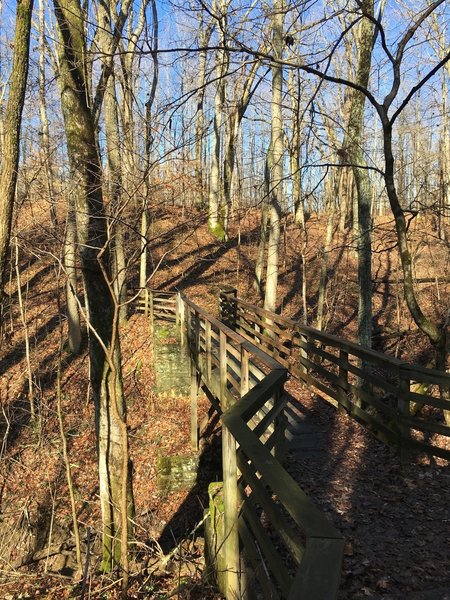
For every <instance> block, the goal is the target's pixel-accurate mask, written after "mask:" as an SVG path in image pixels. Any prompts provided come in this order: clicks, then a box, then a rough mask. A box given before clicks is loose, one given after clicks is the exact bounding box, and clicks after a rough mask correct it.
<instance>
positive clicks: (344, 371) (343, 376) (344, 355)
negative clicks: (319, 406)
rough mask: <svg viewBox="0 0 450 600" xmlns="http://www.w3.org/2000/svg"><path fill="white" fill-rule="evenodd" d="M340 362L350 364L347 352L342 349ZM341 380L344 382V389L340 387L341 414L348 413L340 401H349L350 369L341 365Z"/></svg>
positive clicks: (339, 405)
mask: <svg viewBox="0 0 450 600" xmlns="http://www.w3.org/2000/svg"><path fill="white" fill-rule="evenodd" d="M339 360H340V361H342V362H344V363H348V352H347V351H346V350H343V349H342V348H340V349H339ZM339 379H341V380H342V387H339V389H338V394H339V401H338V410H339V411H340V412H347V410H346V408H345V406H343V404H341V401H340V398H341V397H342V398H345V399H347V390H348V368H347V367H344V365H342V364H340V365H339Z"/></svg>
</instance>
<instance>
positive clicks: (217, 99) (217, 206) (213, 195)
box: [208, 0, 229, 241]
mask: <svg viewBox="0 0 450 600" xmlns="http://www.w3.org/2000/svg"><path fill="white" fill-rule="evenodd" d="M228 4H229V0H220V1H219V0H217V1H216V2H215V3H214V10H215V12H216V14H217V15H218V17H217V20H218V31H219V46H220V49H219V50H218V51H217V55H216V69H215V71H216V77H217V84H216V93H215V95H214V120H213V151H212V154H211V171H210V178H209V209H208V226H209V230H210V231H211V233H212V234H213V235H215V236H216V237H217V238H218V239H219V240H221V241H224V240H226V239H227V232H226V230H225V228H224V218H223V217H224V211H223V209H224V198H223V187H222V185H221V181H220V155H221V152H220V150H221V143H222V128H223V125H224V120H225V99H226V74H227V72H228V64H229V56H228V52H227V51H226V50H224V49H222V48H223V47H224V45H225V41H226V40H225V34H226V28H227V10H228ZM222 211H223V212H222Z"/></svg>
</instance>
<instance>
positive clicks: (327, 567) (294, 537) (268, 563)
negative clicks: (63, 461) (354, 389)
mask: <svg viewBox="0 0 450 600" xmlns="http://www.w3.org/2000/svg"><path fill="white" fill-rule="evenodd" d="M150 293H151V294H152V299H153V305H155V306H156V305H158V304H159V302H160V301H161V295H160V292H158V291H151V292H150ZM165 298H167V293H165ZM166 309H167V310H170V311H172V310H173V317H174V319H175V322H176V323H177V325H178V326H179V328H180V331H181V334H182V335H181V337H182V339H187V341H188V348H189V349H190V353H191V365H192V369H193V371H192V379H191V381H192V385H191V391H193V393H194V395H195V396H196V394H197V383H196V382H197V379H196V374H198V375H199V376H200V377H201V379H202V381H203V385H204V386H205V387H206V391H207V395H208V397H210V398H211V399H216V400H215V401H214V406H217V409H218V412H219V415H220V419H221V422H222V453H223V458H222V462H223V477H224V511H225V512H224V514H225V535H224V547H225V560H226V565H227V568H226V571H227V573H226V577H227V589H226V597H227V599H228V598H239V597H241V592H240V589H239V585H240V583H239V577H238V575H239V571H240V569H241V560H240V557H239V544H238V537H237V536H238V534H239V536H240V539H241V543H242V544H243V548H244V551H245V553H246V556H247V557H248V560H249V562H250V563H251V565H252V567H253V571H254V580H253V581H252V582H251V583H250V585H251V586H253V587H255V586H259V587H260V589H261V592H262V593H263V594H264V595H265V597H267V598H272V597H279V598H285V599H286V600H287V599H294V598H299V597H302V598H308V600H324V599H326V600H328V599H329V600H332V599H333V598H336V596H337V590H338V586H339V579H340V571H341V563H342V558H343V547H344V540H343V538H342V536H341V535H340V533H339V532H337V531H336V529H335V528H334V527H333V526H332V525H331V523H330V522H329V521H328V520H327V519H326V517H325V516H324V515H323V514H322V513H321V512H320V511H319V510H318V509H317V508H316V507H315V506H314V505H313V503H312V502H311V500H310V499H309V498H308V497H307V496H306V494H305V493H304V492H303V491H302V490H301V488H300V487H299V486H298V485H297V484H296V483H295V481H294V480H293V479H292V478H291V477H290V475H289V474H288V473H287V472H286V471H285V469H284V468H283V466H282V464H281V463H280V461H279V460H278V457H279V456H280V453H281V452H282V447H283V445H284V444H283V443H282V442H283V440H282V437H284V428H285V421H284V420H283V412H284V411H283V409H284V403H285V401H286V399H285V395H284V394H283V387H284V382H285V381H286V379H287V376H288V371H287V369H286V367H285V366H283V365H282V364H280V362H279V361H278V360H276V358H274V357H273V356H270V355H268V354H267V353H266V352H264V351H263V350H262V349H261V348H260V347H258V346H257V345H256V344H254V343H253V342H252V341H251V340H249V339H248V338H246V337H244V336H242V335H241V334H240V333H238V332H236V331H234V330H233V329H231V328H230V327H227V326H226V325H225V324H224V323H222V322H221V321H220V320H219V319H216V318H215V317H213V316H212V315H210V314H209V313H208V312H207V311H205V310H204V309H203V308H201V307H200V306H198V305H197V304H195V303H194V302H192V301H191V300H189V299H188V298H187V297H186V296H184V295H183V294H178V296H177V302H176V303H174V302H171V303H170V305H169V304H167V305H166ZM191 401H192V402H193V407H194V402H196V397H195V398H193V397H191ZM216 401H217V403H216ZM192 414H195V418H196V405H195V407H194V408H193V411H192ZM274 420H275V422H274ZM193 427H194V424H193ZM280 433H282V434H283V436H280ZM194 437H195V436H194ZM237 447H239V449H238V450H237ZM238 468H239V471H238ZM273 495H275V496H276V501H274V499H273ZM257 507H265V512H266V517H267V516H268V515H269V516H270V518H271V519H272V521H271V522H272V525H273V527H274V533H276V535H278V536H279V537H280V539H281V540H284V544H285V551H286V552H287V553H288V554H290V555H292V559H293V565H296V566H295V569H294V568H293V567H288V566H284V565H283V555H280V553H279V549H278V545H277V544H274V542H273V540H271V539H270V537H269V536H267V533H266V532H265V529H264V527H263V526H262V524H261V517H260V512H259V509H258V508H257ZM296 528H297V529H298V531H297V529H296ZM255 544H256V546H255ZM248 584H249V582H248V581H247V585H248Z"/></svg>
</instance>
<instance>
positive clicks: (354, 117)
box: [347, 0, 374, 348]
mask: <svg viewBox="0 0 450 600" xmlns="http://www.w3.org/2000/svg"><path fill="white" fill-rule="evenodd" d="M361 10H362V12H363V14H364V15H367V17H366V16H364V17H363V18H362V21H361V24H360V28H359V40H358V64H357V69H356V77H355V80H356V82H357V83H358V84H359V85H360V86H362V87H364V88H367V85H368V83H369V75H370V66H371V59H372V47H373V23H372V21H371V20H370V19H369V18H368V17H370V16H372V17H373V15H374V5H373V0H363V2H362V3H361ZM364 106H365V96H364V95H363V94H362V93H361V92H359V91H356V90H354V91H353V93H352V98H351V103H350V115H349V123H348V137H347V144H348V146H347V151H348V158H349V160H350V162H351V163H352V165H353V167H352V168H353V175H354V178H355V183H356V189H357V205H356V206H357V221H358V229H357V231H358V236H357V239H358V244H357V248H358V282H359V307H358V341H359V343H360V344H361V345H362V346H366V347H368V348H370V347H371V346H372V216H371V203H372V186H371V181H370V177H369V171H368V169H367V168H364V167H367V164H366V161H365V158H364V154H363V151H362V139H363V127H364ZM361 167H362V168H361ZM355 217H356V211H355V210H354V213H353V219H354V220H355Z"/></svg>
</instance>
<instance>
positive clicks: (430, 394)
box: [220, 290, 450, 460]
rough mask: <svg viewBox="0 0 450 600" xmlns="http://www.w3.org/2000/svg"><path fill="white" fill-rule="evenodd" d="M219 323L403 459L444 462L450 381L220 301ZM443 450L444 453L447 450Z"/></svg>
mask: <svg viewBox="0 0 450 600" xmlns="http://www.w3.org/2000/svg"><path fill="white" fill-rule="evenodd" d="M220 312H221V319H222V320H223V321H224V322H226V323H227V324H228V326H229V327H231V328H232V329H234V330H235V331H236V332H238V333H239V334H241V335H242V336H243V337H245V338H246V339H248V340H251V341H252V343H254V344H255V345H256V346H257V347H258V348H260V349H262V350H263V351H264V352H267V353H268V354H269V355H270V356H272V357H273V358H275V359H276V360H277V361H278V362H279V363H280V364H282V365H284V366H285V367H286V368H287V369H288V370H289V371H290V373H292V374H293V375H294V376H295V377H297V378H298V379H299V380H301V381H302V382H304V383H305V384H306V385H307V386H309V387H312V388H314V389H316V390H317V391H318V392H319V393H320V394H321V395H322V396H324V397H325V398H326V399H328V400H329V401H330V402H332V403H333V404H334V405H336V406H338V407H340V408H342V409H343V410H345V411H347V412H348V413H349V414H351V415H352V416H353V417H355V418H357V419H358V420H359V421H360V422H362V423H363V424H364V425H366V426H367V427H369V428H370V430H371V431H372V432H373V433H374V435H375V436H376V437H378V438H379V439H381V440H382V441H383V442H386V443H389V444H391V445H394V446H397V447H399V448H400V449H401V452H402V454H403V455H404V456H406V455H408V454H409V453H411V452H425V453H427V454H429V455H432V456H438V457H441V458H445V459H447V460H449V459H450V450H449V449H448V438H449V437H450V427H449V426H448V425H447V424H446V423H445V419H444V415H445V414H447V415H450V401H449V400H448V392H449V390H450V376H449V374H448V373H444V372H442V371H437V370H434V369H427V368H424V367H420V366H417V365H412V364H409V363H407V362H403V361H400V360H398V359H396V358H393V357H390V356H387V355H385V354H383V353H381V352H375V351H373V350H368V349H366V348H363V347H362V346H359V345H358V344H354V343H352V342H347V341H345V340H343V339H341V338H339V337H337V336H334V335H330V334H328V333H324V332H323V331H319V330H317V329H313V328H312V327H307V326H305V325H302V324H300V323H298V322H296V321H293V320H291V319H286V318H284V317H282V316H280V315H278V314H275V313H272V312H269V311H266V310H264V309H262V308H258V307H257V306H254V305H252V304H250V303H248V302H245V301H243V300H240V299H238V298H237V297H236V293H235V291H233V290H231V291H225V292H222V293H221V294H220ZM446 445H447V448H446V447H445V446H446Z"/></svg>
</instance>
